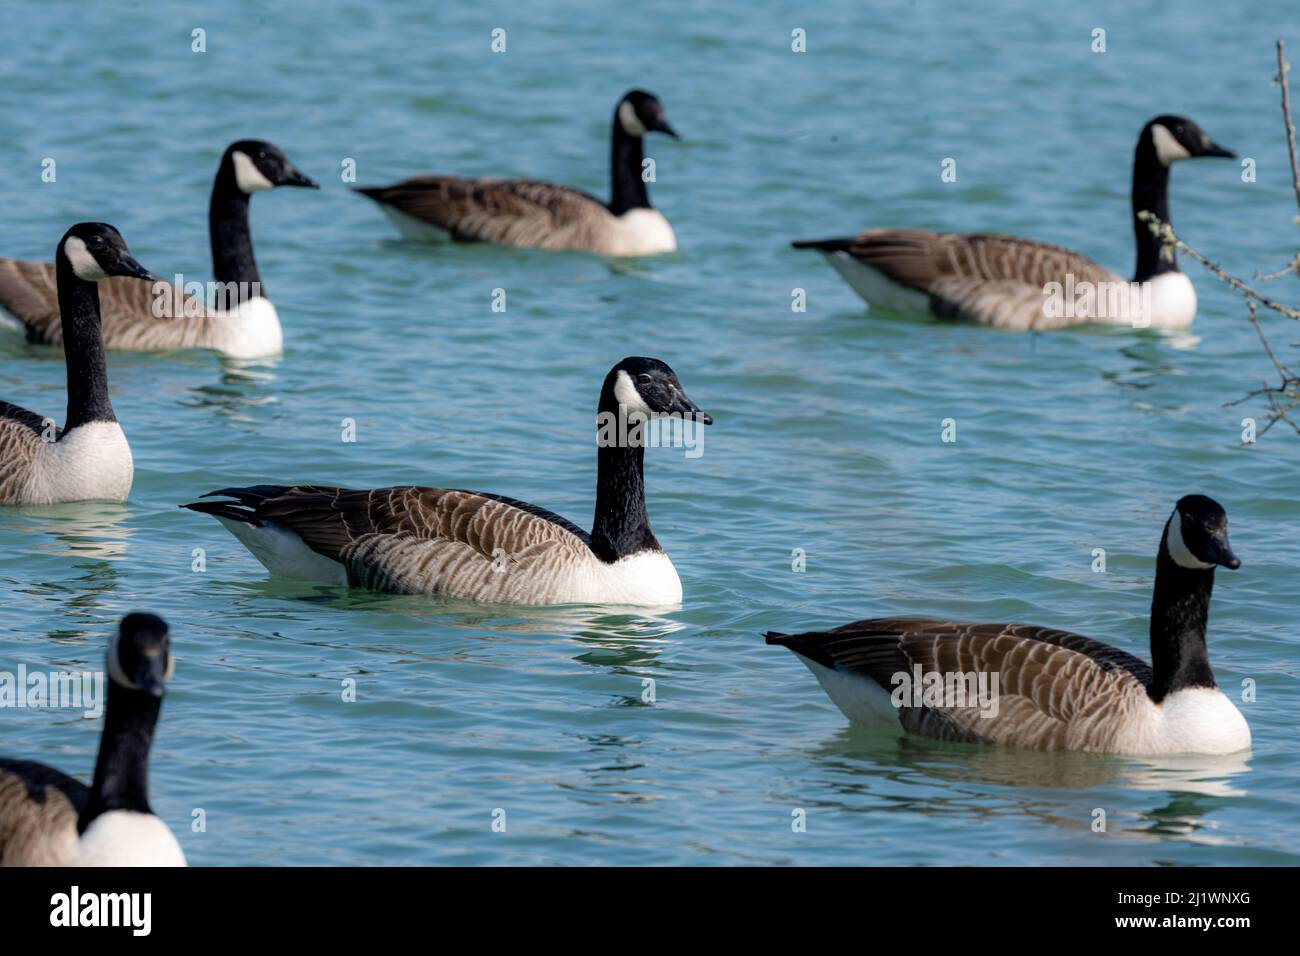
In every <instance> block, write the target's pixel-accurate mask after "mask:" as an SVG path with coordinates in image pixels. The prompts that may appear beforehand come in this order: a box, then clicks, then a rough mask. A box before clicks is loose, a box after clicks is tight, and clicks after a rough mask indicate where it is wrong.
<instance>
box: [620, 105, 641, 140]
mask: <svg viewBox="0 0 1300 956" xmlns="http://www.w3.org/2000/svg"><path fill="white" fill-rule="evenodd" d="M618 122H619V125H620V126H622V127H623V132H625V133H627V135H628V136H644V135H645V124H644V123H642V122H641V118H640V117H639V116H637V115H636V109H635V108H634V107H633V106H632V104H631V103H629V102H627V101H626V100H624V101H623V102H622V103H620V104H619V107H618Z"/></svg>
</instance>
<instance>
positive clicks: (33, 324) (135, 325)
mask: <svg viewBox="0 0 1300 956" xmlns="http://www.w3.org/2000/svg"><path fill="white" fill-rule="evenodd" d="M275 186H305V187H308V188H311V189H318V188H320V187H318V186H317V185H316V183H314V182H312V181H311V180H310V179H308V178H307V177H306V176H304V175H303V174H302V173H300V172H298V170H297V169H295V168H294V167H293V164H292V163H290V162H289V160H288V159H286V158H285V155H284V153H282V152H280V150H279V149H278V148H276V147H275V146H272V145H271V144H270V143H265V142H261V141H260V140H240V141H239V142H237V143H232V144H231V145H230V146H229V147H228V148H227V149H226V152H225V154H224V155H223V156H222V157H221V165H220V166H218V167H217V178H216V180H215V182H213V184H212V202H211V205H209V207H208V232H209V235H210V237H211V240H212V271H213V278H214V279H215V280H216V282H217V283H219V284H220V285H219V286H218V288H217V307H215V308H212V307H209V306H208V304H207V303H206V302H205V301H204V300H203V299H202V298H201V297H198V296H193V295H188V294H186V293H185V291H184V290H183V289H182V288H181V286H179V285H172V284H171V283H168V282H165V281H164V280H161V279H155V280H154V281H152V282H140V281H137V280H134V279H110V280H109V281H107V282H105V283H104V285H103V286H102V287H101V289H100V293H99V296H100V304H101V307H102V312H103V316H102V326H103V330H104V345H105V346H106V347H107V348H109V349H118V350H122V351H132V352H159V351H166V350H172V349H196V348H202V349H215V350H216V351H218V352H222V353H224V354H226V355H229V356H232V357H238V358H253V357H256V356H263V355H274V354H276V353H278V352H279V351H280V350H281V347H282V345H283V342H284V339H283V335H282V333H281V331H280V319H279V316H278V315H277V314H276V311H275V306H273V305H272V304H271V302H270V301H269V300H268V299H267V298H266V297H265V296H264V295H263V293H262V277H261V275H260V274H259V273H258V271H257V262H256V261H255V260H254V258H253V240H252V237H251V235H250V234H249V231H248V198H249V196H251V195H252V194H253V193H255V192H260V191H261V190H263V189H271V188H273V187H275ZM160 283H161V284H160ZM186 284H187V285H188V284H189V283H186ZM0 310H3V311H4V312H8V313H9V314H10V315H11V316H13V318H15V319H17V320H18V321H20V322H21V323H23V325H24V326H25V328H26V331H27V338H28V340H30V341H32V342H39V343H45V344H50V345H57V344H58V343H59V342H61V341H63V330H62V326H61V324H60V319H59V300H58V291H57V288H56V283H55V273H54V268H53V267H52V266H51V265H50V263H48V262H26V261H23V260H19V259H0Z"/></svg>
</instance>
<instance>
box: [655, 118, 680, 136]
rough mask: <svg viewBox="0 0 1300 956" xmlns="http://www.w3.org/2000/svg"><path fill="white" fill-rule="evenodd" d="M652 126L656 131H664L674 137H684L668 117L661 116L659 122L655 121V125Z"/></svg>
mask: <svg viewBox="0 0 1300 956" xmlns="http://www.w3.org/2000/svg"><path fill="white" fill-rule="evenodd" d="M650 128H651V129H652V130H654V131H655V132H656V133H663V134H665V135H667V136H671V137H672V138H673V139H681V138H682V137H681V135H680V134H679V133H678V132H677V130H675V129H673V128H672V125H671V124H670V123H669V122H668V120H666V119H662V118H661V119H660V120H659V122H657V123H655V125H654V126H651V127H650Z"/></svg>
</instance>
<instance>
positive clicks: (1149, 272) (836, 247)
mask: <svg viewBox="0 0 1300 956" xmlns="http://www.w3.org/2000/svg"><path fill="white" fill-rule="evenodd" d="M1199 156H1224V157H1228V158H1233V157H1234V156H1235V154H1234V153H1232V152H1230V151H1229V150H1226V149H1224V148H1223V147H1222V146H1219V145H1218V144H1217V143H1215V142H1214V141H1213V140H1211V139H1210V137H1209V136H1207V135H1206V134H1205V131H1204V130H1202V129H1201V128H1200V127H1199V126H1197V125H1196V124H1195V123H1193V122H1192V121H1191V120H1189V119H1185V118H1184V117H1181V116H1157V117H1156V118H1155V119H1153V120H1151V121H1150V122H1148V123H1147V124H1146V126H1144V127H1143V128H1142V133H1141V134H1140V135H1139V136H1138V141H1137V149H1136V151H1135V153H1134V157H1133V231H1134V233H1135V237H1136V239H1137V267H1136V272H1135V275H1134V278H1133V280H1132V282H1131V283H1130V282H1129V280H1126V279H1124V278H1123V277H1122V276H1119V275H1117V274H1116V273H1114V272H1111V271H1110V270H1109V269H1106V268H1104V267H1102V266H1099V265H1098V264H1097V263H1095V262H1093V261H1092V260H1091V259H1089V258H1088V257H1087V256H1083V255H1080V254H1079V253H1077V252H1071V251H1070V250H1069V249H1063V248H1061V247H1060V246H1053V245H1048V244H1047V243H1043V242H1033V241H1031V240H1029V239H1020V238H1017V237H1015V236H999V235H991V234H986V233H973V234H969V233H956V232H930V231H928V230H924V229H868V230H867V231H866V232H864V233H862V234H860V235H858V236H857V237H856V238H852V239H819V240H809V241H800V242H795V243H794V244H793V245H794V247H795V248H796V249H816V250H818V251H820V252H822V253H824V254H825V256H826V259H827V261H828V262H829V263H830V264H831V265H832V266H833V267H834V268H835V270H836V271H837V272H839V273H840V275H841V276H843V277H844V279H845V281H846V282H848V284H849V285H850V286H852V287H853V290H854V291H855V292H857V293H858V295H860V296H861V297H862V298H863V299H864V300H865V301H866V302H868V303H869V304H875V305H880V306H884V307H886V308H892V309H902V310H911V311H924V310H927V309H928V310H929V311H930V312H931V313H932V314H934V315H936V316H938V317H940V318H944V319H961V320H965V321H970V322H979V323H980V324H982V325H990V326H993V327H995V328H1000V329H1010V330H1013V331H1027V330H1040V329H1057V328H1063V327H1065V326H1068V325H1076V324H1082V323H1111V324H1116V325H1130V326H1133V327H1137V328H1147V327H1150V328H1156V329H1166V330H1177V329H1185V328H1187V327H1188V326H1189V325H1191V324H1192V320H1193V319H1194V318H1195V317H1196V289H1195V288H1194V287H1193V286H1192V282H1191V280H1190V279H1188V278H1187V276H1185V275H1183V273H1182V272H1181V271H1179V269H1178V262H1177V260H1176V259H1175V258H1174V257H1172V256H1170V257H1166V256H1164V255H1162V254H1161V247H1162V245H1163V241H1162V240H1161V239H1160V238H1159V237H1158V236H1156V235H1154V234H1153V233H1152V232H1151V228H1150V226H1149V224H1148V223H1147V222H1144V221H1143V220H1142V219H1140V218H1138V217H1139V214H1140V213H1143V212H1149V213H1152V214H1153V215H1155V216H1157V217H1158V218H1159V219H1160V220H1161V221H1162V222H1165V223H1167V222H1169V201H1168V187H1169V167H1170V166H1171V165H1172V164H1173V163H1175V162H1177V161H1178V160H1180V159H1189V158H1192V157H1199Z"/></svg>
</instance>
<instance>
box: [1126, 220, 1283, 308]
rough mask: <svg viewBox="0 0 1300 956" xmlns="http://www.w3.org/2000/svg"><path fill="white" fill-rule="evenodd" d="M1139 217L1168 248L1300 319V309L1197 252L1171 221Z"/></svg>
mask: <svg viewBox="0 0 1300 956" xmlns="http://www.w3.org/2000/svg"><path fill="white" fill-rule="evenodd" d="M1138 218H1139V219H1141V220H1142V221H1143V222H1145V223H1146V224H1147V227H1148V228H1149V229H1150V230H1151V232H1152V233H1153V234H1154V235H1156V236H1159V237H1160V239H1162V240H1163V241H1164V243H1165V246H1166V248H1172V249H1177V250H1178V251H1179V252H1185V253H1187V255H1189V256H1191V257H1192V258H1193V259H1195V260H1196V261H1197V262H1199V263H1200V264H1201V265H1203V266H1205V268H1207V269H1209V270H1210V271H1211V272H1213V273H1214V274H1215V275H1216V276H1218V277H1219V278H1220V279H1222V280H1223V281H1224V282H1226V283H1228V285H1230V286H1232V287H1233V288H1234V289H1236V290H1237V291H1238V292H1240V293H1241V294H1242V295H1244V296H1247V297H1248V298H1251V299H1254V300H1255V301H1256V302H1258V303H1259V304H1260V305H1262V306H1265V307H1266V308H1269V309H1272V310H1273V311H1274V312H1280V313H1282V314H1283V315H1285V316H1287V317H1288V318H1292V319H1295V320H1296V321H1300V309H1294V308H1292V307H1291V306H1289V305H1283V304H1282V303H1281V302H1277V301H1275V300H1273V299H1270V298H1269V297H1268V296H1266V295H1264V294H1263V293H1262V292H1259V291H1257V290H1255V289H1252V288H1251V287H1250V286H1248V285H1246V283H1245V282H1244V281H1242V280H1241V279H1238V278H1237V277H1236V276H1234V275H1231V274H1230V273H1228V272H1226V271H1224V270H1223V269H1222V268H1221V267H1219V266H1217V265H1215V264H1214V263H1213V262H1211V261H1210V260H1209V259H1207V258H1205V256H1203V255H1201V254H1200V253H1199V252H1197V251H1196V250H1195V249H1193V248H1192V247H1191V246H1189V245H1188V244H1187V243H1185V242H1183V240H1181V239H1179V238H1178V236H1177V234H1176V233H1175V232H1174V227H1173V226H1171V225H1170V224H1169V223H1167V222H1164V221H1163V220H1162V219H1161V218H1160V217H1159V216H1157V215H1155V214H1154V213H1150V212H1145V211H1143V212H1140V213H1138Z"/></svg>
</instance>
